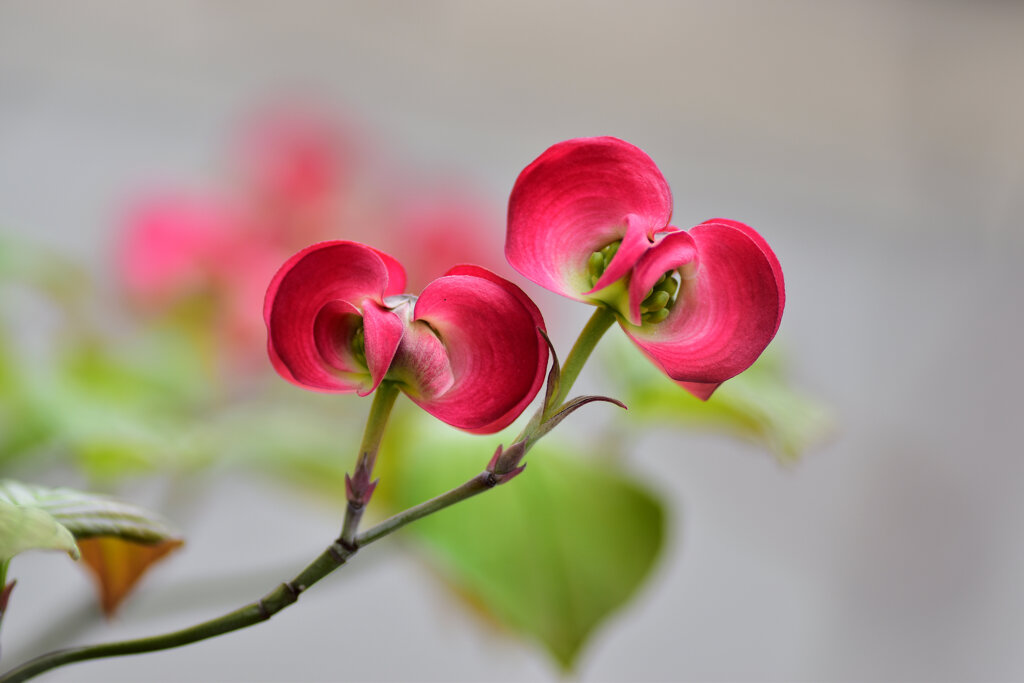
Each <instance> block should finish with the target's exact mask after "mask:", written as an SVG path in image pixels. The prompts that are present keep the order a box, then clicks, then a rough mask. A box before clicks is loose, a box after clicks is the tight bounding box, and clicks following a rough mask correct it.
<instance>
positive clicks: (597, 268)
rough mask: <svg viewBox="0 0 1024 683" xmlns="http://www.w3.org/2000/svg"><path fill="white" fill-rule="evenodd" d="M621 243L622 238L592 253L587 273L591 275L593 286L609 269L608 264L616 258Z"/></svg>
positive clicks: (591, 284)
mask: <svg viewBox="0 0 1024 683" xmlns="http://www.w3.org/2000/svg"><path fill="white" fill-rule="evenodd" d="M621 244H622V240H619V241H617V242H612V243H611V244H609V245H607V246H605V247H604V248H603V249H600V250H598V251H595V252H594V253H593V254H591V255H590V260H588V261H587V275H589V276H590V286H591V287H593V286H594V285H596V284H597V281H598V280H600V279H601V276H602V275H604V271H606V270H608V264H609V263H611V262H612V259H613V258H615V254H616V253H617V252H618V251H619V246H620V245H621Z"/></svg>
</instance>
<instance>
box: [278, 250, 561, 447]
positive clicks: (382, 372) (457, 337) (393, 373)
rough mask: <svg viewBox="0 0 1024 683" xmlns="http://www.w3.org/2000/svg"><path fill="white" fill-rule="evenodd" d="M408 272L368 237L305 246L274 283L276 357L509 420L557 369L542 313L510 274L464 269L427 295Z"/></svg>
mask: <svg viewBox="0 0 1024 683" xmlns="http://www.w3.org/2000/svg"><path fill="white" fill-rule="evenodd" d="M404 288H405V271H404V269H403V268H402V266H401V264H399V263H398V261H396V260H395V259H394V258H392V257H391V256H389V255H387V254H385V253H383V252H381V251H377V250H375V249H372V248H370V247H368V246H366V245H363V244H359V243H358V242H346V241H334V242H322V243H320V244H315V245H313V246H311V247H308V248H306V249H304V250H303V251H301V252H299V253H298V254H296V255H295V256H293V257H292V258H291V259H289V260H288V261H287V262H286V263H285V264H284V266H282V267H281V269H280V270H279V271H278V273H277V275H275V276H274V278H273V280H272V281H271V283H270V288H269V289H268V290H267V297H266V302H265V305H264V319H265V321H266V324H267V331H268V350H269V354H270V358H271V362H272V363H273V365H274V367H275V368H276V369H277V371H278V372H279V373H280V374H281V375H282V376H283V377H284V378H285V379H287V380H289V381H291V382H293V383H295V384H297V385H299V386H301V387H304V388H307V389H313V390H316V391H327V392H356V393H358V394H360V395H362V396H365V395H367V394H369V393H370V392H372V391H373V390H374V389H376V388H377V386H378V385H379V384H380V383H381V382H382V381H384V380H388V381H394V382H396V383H397V384H398V385H399V386H400V387H401V388H402V390H403V391H405V393H406V394H407V395H408V396H409V397H410V398H411V399H412V400H413V401H414V402H415V403H417V404H418V405H419V406H420V407H422V408H423V409H424V410H426V411H427V412H428V413H431V414H432V415H434V416H435V417H437V418H439V419H441V420H443V421H444V422H447V423H448V424H450V425H452V426H455V427H458V428H460V429H464V430H466V431H469V432H474V433H480V434H484V433H491V432H496V431H498V430H500V429H502V428H504V427H506V426H508V425H509V424H510V423H511V422H512V421H513V420H515V418H516V417H518V416H519V414H520V413H521V412H522V411H523V410H524V409H525V408H526V406H527V405H528V404H529V403H530V401H531V400H533V397H534V396H536V394H537V391H538V390H539V389H540V386H541V384H542V383H543V380H544V371H545V368H546V367H547V354H548V351H547V345H546V342H545V341H544V339H543V338H542V337H541V335H540V334H539V332H538V328H540V329H544V321H543V319H542V318H541V315H540V311H539V310H538V309H537V307H536V305H534V303H533V302H532V301H530V299H529V298H528V297H527V296H526V294H524V293H523V292H522V290H520V289H519V288H518V287H516V286H515V285H513V284H512V283H511V282H508V281H507V280H504V279H503V278H500V277H498V276H497V275H495V274H493V273H491V272H490V271H488V270H485V269H483V268H480V267H478V266H456V267H455V268H452V269H451V270H449V271H448V272H447V273H446V274H445V275H444V276H443V277H440V278H438V279H436V280H434V281H433V282H431V283H430V284H428V285H427V286H426V288H424V290H423V292H422V293H421V294H420V295H419V296H418V297H416V296H411V295H407V294H401V292H402V291H403V289H404Z"/></svg>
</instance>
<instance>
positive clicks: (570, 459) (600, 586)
mask: <svg viewBox="0 0 1024 683" xmlns="http://www.w3.org/2000/svg"><path fill="white" fill-rule="evenodd" d="M417 426H418V427H420V428H421V429H418V430H417V432H418V434H419V437H420V438H418V439H417V440H416V441H415V442H414V443H410V444H407V445H406V448H404V449H403V451H404V454H403V455H402V458H401V460H400V461H398V462H396V463H395V465H396V466H395V467H393V468H389V472H390V474H389V476H392V477H395V478H396V481H393V482H391V484H393V488H392V491H391V496H390V498H391V500H392V501H393V502H394V503H395V504H396V505H398V506H401V507H406V506H409V505H413V504H416V503H419V502H421V501H423V500H426V499H427V498H430V497H432V496H434V495H437V494H438V493H440V492H442V491H443V490H445V489H447V488H450V487H452V486H454V485H455V484H458V483H459V482H461V481H463V480H465V479H468V478H469V477H470V476H472V475H473V474H475V473H477V472H479V471H480V470H481V469H482V468H483V466H484V465H485V464H486V462H487V456H488V445H487V444H485V443H483V442H482V440H481V439H479V438H474V437H470V436H467V435H464V434H459V433H455V432H452V431H450V430H445V431H443V432H442V431H440V430H439V429H435V430H434V431H431V427H430V425H429V424H426V423H424V424H421V425H417ZM441 429H443V427H442V428H441ZM424 431H426V432H427V433H428V434H429V436H427V437H425V436H424V434H423V432H424ZM435 432H436V434H435ZM396 455H397V454H395V453H387V454H383V456H382V457H396ZM528 463H529V466H528V467H527V468H526V471H525V472H524V473H523V475H522V476H519V477H517V478H516V479H515V480H514V481H512V482H509V483H508V484H507V485H503V486H500V487H498V488H496V489H494V490H492V491H489V492H487V493H485V494H483V495H480V496H478V497H476V498H473V499H472V500H470V501H467V502H466V503H463V504H460V505H457V506H455V507H453V508H451V509H449V510H445V511H443V512H441V513H439V514H437V515H433V516H431V517H428V518H426V519H423V520H421V521H420V522H417V523H416V524H414V525H411V526H410V527H409V533H410V534H411V535H412V536H413V537H414V538H415V539H417V541H418V542H419V546H420V547H421V548H422V550H423V551H424V552H425V554H426V555H427V557H428V558H429V560H430V561H431V563H432V564H433V565H434V566H436V567H437V568H438V570H439V571H440V572H441V573H442V575H443V576H444V577H445V578H446V579H447V580H448V581H449V582H450V583H451V584H452V585H453V587H454V588H455V589H456V594H457V595H460V596H462V597H465V598H468V599H469V601H470V604H472V605H474V606H477V607H480V608H482V609H484V610H485V612H486V613H487V614H488V616H490V617H492V618H494V619H496V620H497V621H498V622H499V623H501V624H502V625H503V626H505V627H507V628H509V629H510V630H512V631H515V632H518V633H520V634H523V635H525V636H528V637H530V638H533V639H535V640H537V641H539V642H540V643H541V644H542V645H543V646H544V647H545V648H546V649H547V650H548V651H549V652H550V653H551V655H552V656H553V657H554V658H555V659H556V660H557V661H558V662H559V664H560V665H561V666H562V667H563V668H564V669H565V670H569V669H571V668H572V667H573V665H574V663H575V661H576V658H577V657H578V655H579V653H580V651H581V648H582V647H583V645H584V644H585V643H586V641H587V639H588V637H590V636H591V635H592V634H593V632H594V630H595V629H596V628H597V627H598V626H599V625H600V624H601V623H602V622H604V621H605V620H606V619H608V618H609V617H610V616H611V615H612V613H613V612H614V611H615V610H616V609H618V608H619V607H621V606H622V605H624V604H625V603H626V602H627V601H628V600H629V599H630V598H631V597H632V596H633V595H634V594H635V593H636V591H637V590H638V589H639V588H640V586H641V585H642V584H643V582H644V580H645V579H646V578H647V577H648V575H649V574H650V571H651V568H652V567H653V565H654V562H655V559H656V558H657V556H658V552H659V550H660V549H661V545H662V539H663V534H664V517H665V515H664V511H663V509H662V506H661V503H660V502H659V501H658V499H657V498H656V497H655V495H654V494H653V493H652V492H651V491H649V490H648V489H646V488H645V487H643V486H642V485H641V484H639V483H637V482H635V481H633V480H632V479H630V478H628V477H626V476H625V475H624V474H623V473H622V472H620V471H618V470H617V469H616V468H615V467H614V466H613V465H610V464H609V463H608V462H606V461H603V460H601V461H596V460H589V459H587V458H584V457H581V456H579V455H577V454H574V453H572V452H571V449H568V448H566V446H565V444H555V443H552V442H551V440H550V439H548V440H545V441H544V442H542V443H541V444H539V445H538V446H537V447H536V448H535V449H534V450H532V451H531V452H530V454H529V456H528ZM383 483H384V482H382V484H383Z"/></svg>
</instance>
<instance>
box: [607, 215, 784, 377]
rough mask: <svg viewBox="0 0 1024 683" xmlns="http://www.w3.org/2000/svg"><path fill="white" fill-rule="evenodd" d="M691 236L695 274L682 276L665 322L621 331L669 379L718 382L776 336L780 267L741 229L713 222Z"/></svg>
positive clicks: (781, 293)
mask: <svg viewBox="0 0 1024 683" xmlns="http://www.w3.org/2000/svg"><path fill="white" fill-rule="evenodd" d="M689 234H690V236H691V237H692V238H693V243H694V245H695V247H696V251H697V264H698V265H697V268H696V272H695V273H693V274H692V276H690V275H689V274H685V273H684V279H683V283H682V285H681V286H680V291H679V295H678V299H677V300H676V302H675V304H674V306H673V308H672V312H671V313H670V314H669V316H668V318H666V319H665V320H664V321H663V322H660V323H656V324H644V325H642V326H639V327H637V326H633V325H623V329H625V331H626V334H628V335H629V336H630V338H632V339H633V341H635V342H636V343H637V345H638V346H639V347H640V348H641V349H642V350H643V351H644V353H646V354H647V355H648V357H650V358H651V359H652V360H653V361H654V363H655V364H656V365H658V366H659V367H660V368H662V370H664V372H665V373H666V374H667V375H668V376H669V377H671V378H672V379H674V380H676V381H681V382H697V383H700V384H716V383H719V382H722V381H724V380H726V379H729V378H730V377H732V376H734V375H736V374H738V373H740V372H742V371H743V370H745V369H747V368H748V367H749V366H750V364H751V363H753V362H754V361H755V360H756V359H757V357H758V356H759V355H760V354H761V352H762V351H764V349H765V347H766V346H767V345H768V342H770V341H771V340H772V338H773V337H774V336H775V332H776V331H777V330H778V328H779V321H780V319H781V317H782V309H783V306H784V304H785V287H784V284H783V281H782V269H781V267H780V266H779V263H778V260H777V259H776V258H775V254H774V253H772V251H771V249H770V248H769V247H768V245H767V243H765V241H764V240H763V239H762V238H761V237H760V235H758V234H757V233H756V232H755V231H754V230H753V229H752V228H750V227H749V226H746V225H743V224H742V223H736V222H734V221H709V222H707V223H702V224H701V225H698V226H697V227H695V228H693V229H692V230H690V231H689ZM670 237H671V236H670ZM666 239H668V238H666ZM713 390H714V389H713V388H712V389H711V391H713ZM695 393H697V392H696V391H695ZM698 395H699V394H698ZM708 395H710V393H709V394H708Z"/></svg>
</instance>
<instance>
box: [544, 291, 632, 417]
mask: <svg viewBox="0 0 1024 683" xmlns="http://www.w3.org/2000/svg"><path fill="white" fill-rule="evenodd" d="M614 322H615V314H614V313H613V312H612V310H611V309H610V308H606V307H605V306H598V307H597V310H595V311H594V314H593V315H592V316H590V320H588V321H587V324H586V325H585V326H584V328H583V330H582V331H581V332H580V336H579V337H578V338H577V339H576V343H575V344H573V347H572V350H571V351H569V356H568V357H567V358H566V359H565V364H564V365H562V374H561V377H560V379H559V381H558V393H557V394H556V395H555V400H554V401H552V403H551V407H550V408H549V409H548V413H549V414H545V415H544V418H545V419H547V418H548V417H550V416H551V414H554V413H556V412H558V409H559V408H561V407H562V404H563V403H564V402H565V399H566V398H567V397H568V396H569V391H570V390H571V389H572V385H573V384H575V382H576V378H577V377H579V374H580V371H581V370H582V369H583V366H584V365H585V364H586V362H587V359H588V358H590V354H591V352H592V351H593V350H594V347H595V346H597V342H599V341H601V337H602V336H604V333H605V332H607V331H608V328H609V327H611V326H612V323H614Z"/></svg>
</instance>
